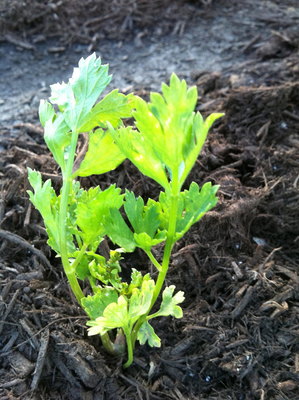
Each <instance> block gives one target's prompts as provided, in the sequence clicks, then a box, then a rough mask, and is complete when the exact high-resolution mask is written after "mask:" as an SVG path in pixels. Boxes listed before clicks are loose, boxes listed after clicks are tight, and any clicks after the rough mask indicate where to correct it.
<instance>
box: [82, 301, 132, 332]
mask: <svg viewBox="0 0 299 400" xmlns="http://www.w3.org/2000/svg"><path fill="white" fill-rule="evenodd" d="M128 324H129V315H128V302H127V300H126V298H125V297H124V296H120V297H119V298H118V301H117V303H116V302H114V303H110V304H109V305H108V306H107V307H106V308H105V310H104V312H103V316H101V317H98V318H96V320H95V321H88V322H87V325H88V326H91V328H89V329H88V335H89V336H92V335H98V334H100V335H104V334H105V333H106V332H108V331H109V330H111V329H115V328H123V330H124V331H127V330H128V328H129V327H128Z"/></svg>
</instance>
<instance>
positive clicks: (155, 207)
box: [29, 55, 222, 367]
mask: <svg viewBox="0 0 299 400" xmlns="http://www.w3.org/2000/svg"><path fill="white" fill-rule="evenodd" d="M110 79H111V77H110V76H109V75H108V67H107V66H103V65H101V61H100V59H99V58H96V56H95V55H91V56H90V57H88V58H86V59H85V60H84V59H81V60H80V62H79V67H78V68H76V69H75V70H74V73H73V76H72V78H71V79H70V80H69V82H68V83H62V84H56V85H52V87H51V89H52V94H51V97H50V101H51V103H52V104H56V107H57V108H56V109H55V108H54V107H53V105H52V104H51V103H49V102H46V101H42V102H41V105H40V110H39V114H40V120H41V123H42V125H43V126H44V130H45V141H46V143H47V145H48V147H49V149H50V151H51V152H52V154H53V157H54V158H55V160H56V162H57V163H58V165H59V167H60V169H61V173H62V178H63V184H62V188H61V191H60V194H59V195H56V193H55V191H54V190H53V188H52V185H51V182H50V181H49V180H48V181H46V182H45V183H43V182H42V179H41V175H40V173H39V172H36V171H32V170H30V169H29V181H30V183H31V185H32V187H33V189H34V191H33V192H32V191H29V196H30V200H31V201H32V203H33V204H34V205H35V207H36V208H37V209H38V210H39V211H40V213H41V215H42V217H43V219H44V223H45V226H46V229H47V232H48V236H49V240H48V243H49V245H50V246H51V247H52V248H53V250H54V251H55V252H56V253H57V254H58V255H59V256H60V257H61V261H62V265H63V267H64V270H65V273H66V276H67V278H68V281H69V284H70V286H71V288H72V291H73V293H74V295H75V296H76V299H77V301H78V303H79V304H80V305H81V306H82V307H83V309H84V310H85V312H86V313H87V314H88V316H89V318H90V321H88V323H87V325H88V326H90V328H89V335H95V334H99V335H100V336H101V338H102V342H103V345H104V347H105V348H106V349H107V350H108V351H109V352H111V353H114V354H119V355H122V354H123V353H124V351H125V349H126V350H127V356H128V357H127V362H126V363H125V365H124V366H125V367H128V366H130V365H131V363H132V362H133V353H134V348H135V343H136V340H138V341H139V342H140V344H145V343H146V342H147V343H148V344H149V345H150V346H152V347H153V346H156V347H159V346H160V345H161V342H160V339H159V337H158V335H157V334H156V333H155V331H154V329H153V327H152V326H151V325H150V322H149V321H150V320H151V319H153V318H156V317H160V316H173V317H175V318H181V317H182V315H183V313H182V309H181V307H180V306H179V305H178V304H180V303H182V302H183V300H184V294H183V292H181V291H179V292H177V293H176V294H174V290H175V286H173V285H171V286H169V287H166V288H165V289H164V290H163V291H162V289H163V286H164V282H165V277H166V275H167V271H168V268H169V264H170V258H171V252H172V249H173V246H174V244H175V242H176V241H177V240H179V239H180V238H181V237H182V236H183V235H184V234H185V233H186V232H187V231H188V230H189V229H190V227H191V226H192V225H193V224H194V223H196V222H197V221H198V220H199V219H200V218H202V216H203V215H204V214H205V213H206V212H207V211H209V210H210V209H211V208H212V207H214V206H215V204H216V203H217V197H216V192H217V189H218V186H212V185H211V183H206V184H204V185H203V186H202V188H201V189H200V188H199V187H198V185H197V184H196V183H195V182H192V183H191V185H190V187H189V189H185V190H182V188H183V185H184V183H185V180H186V178H187V176H188V174H189V172H190V171H191V169H192V167H193V165H194V163H195V161H196V159H197V157H198V155H199V153H200V150H201V148H202V146H203V144H204V142H205V139H206V136H207V133H208V130H209V128H210V126H211V125H212V123H213V122H214V121H215V120H216V119H217V118H219V117H220V116H221V115H222V114H212V115H210V116H209V117H208V118H207V119H206V120H203V118H202V116H201V115H200V113H196V112H194V108H195V105H196V101H197V90H196V88H195V87H192V88H187V85H186V82H185V81H184V80H182V81H181V80H179V79H178V77H177V76H176V75H175V74H173V75H172V76H171V79H170V84H169V86H168V85H166V84H163V85H162V95H160V94H158V93H152V94H151V99H150V102H149V103H147V102H145V101H144V100H142V99H140V98H139V97H137V96H134V95H128V96H124V95H123V94H120V93H119V92H118V91H117V90H114V91H112V92H110V93H109V94H108V95H106V96H105V97H104V98H103V99H102V100H101V101H100V102H98V103H96V101H97V99H98V97H99V95H100V94H101V93H102V91H103V90H104V89H105V88H106V86H107V85H108V83H109V82H110ZM129 116H133V117H134V120H135V126H133V127H132V126H129V127H124V125H123V123H122V118H126V117H129ZM83 132H88V135H89V144H88V150H87V152H86V154H85V157H84V159H83V161H81V163H80V162H78V161H79V160H77V162H76V150H77V145H78V138H79V135H80V134H81V133H83ZM125 158H128V159H129V160H131V162H132V163H133V164H135V166H136V167H137V168H138V169H139V170H140V171H141V172H142V173H143V174H144V175H146V176H148V177H149V178H151V179H153V180H155V181H156V182H157V183H158V184H159V185H161V186H162V191H161V193H160V196H159V199H158V200H153V199H148V201H147V202H146V204H145V203H144V201H143V199H142V198H141V197H137V198H136V197H135V195H134V193H132V192H130V191H128V190H127V191H126V192H125V193H124V194H121V190H120V189H119V188H116V186H115V185H111V186H110V187H109V188H108V189H106V190H104V191H103V190H101V189H100V188H99V187H95V188H91V189H89V190H83V189H82V188H81V187H80V183H79V182H78V180H77V178H78V177H81V176H89V175H92V174H102V173H105V172H108V171H111V170H113V169H115V168H116V167H117V166H118V165H119V164H120V163H121V162H122V161H123V160H124V159H125ZM78 164H79V166H78V167H77V168H76V167H75V166H76V165H78ZM121 209H122V210H123V212H121ZM124 214H125V215H126V217H125V218H124V216H123V215H124ZM105 236H106V237H108V238H109V239H110V241H111V242H112V243H114V245H115V249H114V250H111V251H110V257H109V258H108V259H106V258H105V257H103V256H102V255H101V254H99V252H98V247H99V244H100V242H101V241H102V240H103V238H104V237H105ZM160 243H164V247H163V249H164V250H163V255H162V257H161V260H158V259H156V258H155V256H154V254H153V251H152V249H153V247H154V246H156V245H158V244H160ZM136 247H139V248H141V249H142V250H143V251H144V252H145V254H146V255H147V256H148V258H149V260H150V261H151V262H152V263H153V265H154V266H155V268H156V269H157V271H158V277H157V279H156V281H155V280H154V279H153V278H152V277H151V276H150V274H149V273H148V274H145V275H142V274H141V272H139V271H137V270H136V269H134V268H132V273H131V279H130V281H129V282H127V281H125V280H124V279H123V278H122V277H121V265H120V261H121V258H122V257H121V256H122V254H123V253H124V252H133V251H134V250H135V248H136ZM79 280H80V281H87V282H88V284H89V287H90V294H89V295H87V296H85V295H84V293H83V291H82V289H81V286H80V284H79ZM160 293H162V300H161V304H160V306H159V307H158V309H157V311H152V309H153V307H154V305H155V304H156V303H157V300H158V298H159V295H160Z"/></svg>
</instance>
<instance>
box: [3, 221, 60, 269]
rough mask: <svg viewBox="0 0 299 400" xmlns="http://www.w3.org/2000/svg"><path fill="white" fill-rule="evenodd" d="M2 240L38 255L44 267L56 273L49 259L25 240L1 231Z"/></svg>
mask: <svg viewBox="0 0 299 400" xmlns="http://www.w3.org/2000/svg"><path fill="white" fill-rule="evenodd" d="M0 238H2V239H4V240H8V241H9V242H11V243H14V244H16V245H18V246H21V247H23V248H24V249H26V250H29V251H31V252H32V253H33V254H34V255H36V256H37V257H38V258H39V259H40V260H41V261H42V262H43V263H44V265H45V266H46V267H48V268H49V269H50V270H51V271H54V270H53V267H52V265H51V264H50V262H49V260H48V259H47V257H46V256H45V255H44V254H43V253H42V252H41V251H40V250H38V249H36V248H35V247H33V246H32V245H31V244H30V243H28V242H26V240H25V239H23V238H22V237H21V236H19V235H17V234H15V233H12V232H9V231H5V230H3V229H0Z"/></svg>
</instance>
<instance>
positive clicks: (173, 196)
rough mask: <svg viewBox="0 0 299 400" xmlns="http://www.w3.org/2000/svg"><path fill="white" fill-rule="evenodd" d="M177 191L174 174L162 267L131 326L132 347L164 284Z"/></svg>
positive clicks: (175, 214) (176, 179) (173, 239)
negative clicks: (144, 309)
mask: <svg viewBox="0 0 299 400" xmlns="http://www.w3.org/2000/svg"><path fill="white" fill-rule="evenodd" d="M179 193H180V185H179V180H178V178H177V177H176V176H175V177H174V179H173V181H172V186H171V195H170V208H169V222H168V232H167V239H166V243H165V247H164V254H163V260H162V268H161V269H160V270H159V275H158V278H157V281H156V285H155V290H154V294H153V298H152V302H151V306H150V308H149V310H148V311H147V313H146V314H145V315H143V316H142V317H140V318H139V320H138V321H137V322H136V324H135V326H134V328H133V331H132V335H131V337H132V339H131V341H132V346H133V348H134V346H135V342H136V339H137V335H138V331H139V329H140V327H141V325H142V324H143V323H144V322H145V321H146V317H147V316H148V314H149V313H150V311H151V309H152V308H153V306H154V304H155V302H156V300H157V298H158V297H159V294H160V292H161V290H162V287H163V284H164V281H165V278H166V275H167V272H168V267H169V262H170V256H171V251H172V248H173V245H174V243H175V241H176V222H177V211H178V199H179ZM127 364H128V362H127V363H126V365H127Z"/></svg>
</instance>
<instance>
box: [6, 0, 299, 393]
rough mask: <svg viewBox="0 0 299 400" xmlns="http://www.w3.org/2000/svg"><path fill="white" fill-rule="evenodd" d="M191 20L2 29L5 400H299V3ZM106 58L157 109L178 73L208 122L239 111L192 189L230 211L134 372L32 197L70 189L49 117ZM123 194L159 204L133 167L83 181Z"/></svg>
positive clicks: (215, 5) (220, 129) (185, 270)
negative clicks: (42, 182) (32, 192)
mask: <svg viewBox="0 0 299 400" xmlns="http://www.w3.org/2000/svg"><path fill="white" fill-rule="evenodd" d="M12 3H13V2H12ZM23 3H24V4H25V3H26V2H22V4H23ZM33 3H34V2H33ZM44 3H45V4H46V2H44ZM60 3H63V2H60ZM60 3H59V4H60ZM74 3H75V4H77V3H76V2H74ZM90 3H91V2H90ZM133 3H134V2H130V7H131V6H132V5H134V4H133ZM141 3H142V4H146V3H145V2H140V4H141ZM166 3H167V4H168V5H169V4H170V3H171V2H165V4H166ZM174 3H176V2H174ZM26 4H27V3H26ZM51 4H54V5H55V4H56V6H57V4H58V3H56V2H55V1H54V2H53V3H51ZM111 4H114V2H113V1H112V2H111ZM3 5H5V1H2V3H1V2H0V6H2V8H3V10H4V6H3ZM48 5H49V3H47V6H48ZM156 5H157V6H158V5H159V6H160V7H161V2H159V1H157V3H156ZM27 6H28V7H29V5H28V4H27ZM8 7H9V6H8ZM11 7H12V6H11ZM57 7H58V6H57ZM176 7H177V8H176V9H175V10H176V13H170V11H169V10H170V9H169V8H167V7H166V6H165V10H164V9H163V8H161V9H159V10H160V11H159V16H158V15H157V12H154V11H155V10H152V14H151V9H147V14H146V19H145V20H146V22H147V23H146V24H144V26H143V24H142V23H141V22H142V21H143V20H142V18H141V19H140V15H139V14H138V13H137V14H136V13H135V14H134V13H133V12H132V13H131V14H130V15H131V17H130V18H131V19H132V21H135V20H136V21H137V22H138V21H139V23H138V24H137V23H136V24H135V25H134V24H133V25H132V24H131V25H130V24H129V25H128V26H127V25H126V29H125V30H123V31H122V32H120V31H119V33H118V34H117V29H116V28H115V21H116V20H115V18H116V17H115V15H117V16H118V18H119V20H117V21H122V22H124V20H125V19H126V18H127V15H125V14H121V12H123V11H124V9H120V11H119V14H117V13H115V14H113V18H112V17H111V16H110V19H109V14H107V15H108V17H107V18H105V15H104V14H103V15H102V18H100V19H98V20H97V21H98V22H99V26H98V27H97V29H98V30H99V34H98V36H96V39H95V35H96V32H95V31H90V30H89V31H87V32H85V36H84V40H82V37H83V36H82V35H81V36H80V35H74V34H72V35H71V36H70V37H68V36H67V34H66V30H65V26H66V25H65V24H61V25H63V26H62V27H61V30H59V29H58V27H57V24H56V25H55V24H54V22H55V21H56V20H57V18H58V19H59V18H62V17H63V18H74V15H73V14H72V15H71V17H70V16H68V14H65V13H63V12H62V11H63V10H62V11H61V13H60V14H59V13H57V15H58V17H57V18H56V19H55V18H54V17H53V21H54V22H53V21H52V19H51V18H48V19H47V21H48V22H47V24H45V21H44V20H42V21H41V17H40V15H41V14H39V15H36V18H33V17H34V16H35V14H34V13H35V12H36V13H37V12H39V13H40V12H41V9H40V8H39V9H37V8H34V7H33V6H32V9H31V15H32V19H31V20H30V21H29V22H28V15H29V14H30V13H29V11H28V10H27V14H26V15H27V17H26V18H27V20H24V19H23V20H22V23H19V24H17V23H16V22H17V21H18V20H17V18H20V15H21V14H20V15H19V14H17V13H16V10H15V9H14V10H13V9H11V10H10V11H11V12H10V13H9V12H8V11H9V9H6V8H5V10H6V11H7V14H6V15H8V16H9V18H11V23H10V24H9V23H8V24H7V26H6V28H5V30H3V31H1V30H0V32H2V33H1V35H2V36H1V39H2V41H1V44H0V56H1V57H0V151H1V153H0V154H1V159H0V185H1V196H0V223H1V226H0V277H1V282H0V288H1V289H0V290H1V303H0V310H1V311H0V313H1V317H0V333H1V336H0V337H1V348H0V360H1V361H0V398H1V399H3V400H4V399H45V400H48V399H75V400H76V399H84V400H85V399H86V400H89V399H90V400H92V399H103V400H106V399H107V400H114V399H124V400H125V399H126V400H134V399H136V400H137V399H139V400H142V399H153V400H156V399H157V400H158V399H159V400H160V399H161V400H162V399H173V400H178V399H183V400H184V399H186V400H187V399H188V400H189V399H190V400H195V399H208V400H216V399H217V400H218V399H219V400H224V399H225V400H255V399H257V400H272V399H273V400H296V399H299V340H298V334H299V330H298V327H299V313H298V312H299V294H298V293H299V292H298V289H299V278H298V265H299V250H298V249H299V207H298V204H299V192H298V191H299V158H298V155H299V40H298V37H299V23H298V22H299V6H298V2H297V1H295V0H294V1H291V0H285V1H284V2H281V1H275V0H268V1H258V0H251V1H249V0H244V1H220V2H216V1H215V2H213V1H207V0H206V1H192V2H191V1H189V2H177V4H176ZM52 8H53V7H52ZM135 9H136V10H137V11H138V8H135ZM74 10H75V8H74ZM12 11H14V13H13V12H12ZM81 11H82V10H81V9H80V12H81ZM137 11H136V12H137ZM1 12H2V9H1V7H0V17H1ZM130 12H131V11H130ZM163 12H165V15H164V14H163ZM136 15H139V20H138V19H136V18H135V16H136ZM114 17H115V18H114ZM12 18H14V19H12ZM76 18H77V19H76V21H78V18H81V19H83V21H85V23H86V22H88V21H89V19H88V18H91V17H90V15H89V16H88V15H84V14H82V13H81V14H79V15H77V16H76ZM134 18H135V19H134ZM144 18H145V17H144ZM0 20H1V18H0ZM59 21H60V22H61V20H59ZM71 21H72V19H70V21H67V22H71ZM126 21H128V19H127V20H126ZM41 22H42V23H41ZM51 23H52V24H53V25H52V27H54V28H55V31H53V29H54V28H53V29H52V31H51V29H50V28H51V25H50V24H51ZM87 25H88V24H87ZM87 25H85V26H87ZM69 26H70V32H73V28H74V24H71V23H70V24H69ZM88 26H91V25H88ZM103 26H105V29H104V28H103ZM94 30H95V28H94ZM78 31H79V28H78ZM51 32H52V34H50V33H51ZM53 32H55V34H56V37H54V35H53ZM80 32H81V31H80ZM107 32H112V33H113V35H112V34H111V35H108V33H107ZM92 51H96V52H97V54H98V55H100V56H101V57H102V60H103V62H104V63H109V64H110V71H111V72H112V74H113V81H112V86H113V87H118V88H119V89H120V90H121V91H123V92H124V93H128V92H131V91H134V92H136V93H138V94H139V95H141V96H144V97H145V98H147V97H148V94H149V92H150V91H152V90H155V91H157V90H159V88H160V85H161V82H162V81H167V80H168V79H169V75H170V74H171V72H176V73H177V74H178V75H179V76H180V77H181V78H185V79H186V80H187V82H188V84H189V85H196V86H197V87H198V91H199V99H198V105H197V109H198V110H199V111H201V112H202V113H203V115H204V116H206V115H208V114H209V113H211V112H225V117H224V118H222V119H221V120H220V121H219V122H218V123H217V124H215V126H214V127H213V129H212V131H211V133H210V135H209V138H208V141H207V143H206V145H205V147H204V150H203V151H202V154H201V155H200V157H199V159H198V161H197V163H196V166H195V168H194V169H193V172H192V174H191V176H190V178H188V180H189V181H191V180H194V181H196V182H198V183H199V184H202V183H204V182H206V181H212V182H213V183H215V184H219V185H220V191H219V197H220V200H219V203H218V205H217V207H216V208H215V209H214V210H212V211H210V212H209V213H208V214H207V215H206V216H205V217H204V218H203V220H202V221H201V222H200V223H198V224H197V225H195V226H194V227H193V228H192V229H191V231H189V233H188V234H187V235H186V236H185V237H184V238H183V239H182V240H181V241H180V242H179V243H178V244H177V246H176V248H175V250H174V254H173V257H172V265H171V269H170V272H169V275H168V278H167V284H174V285H176V288H177V290H183V291H185V295H186V300H185V302H184V304H183V309H184V317H183V318H182V319H180V320H174V319H171V318H164V319H163V318H162V319H160V320H157V321H155V323H154V327H155V330H156V332H157V333H158V335H159V336H160V337H161V338H162V347H161V349H151V348H148V347H146V346H143V347H138V348H137V349H136V357H135V362H134V364H133V365H132V366H131V367H130V368H129V369H127V370H123V369H122V360H117V359H113V358H111V357H110V356H109V355H107V354H106V353H105V352H104V350H103V348H102V347H101V345H100V342H99V340H98V339H97V338H89V337H87V334H86V325H85V323H86V319H87V318H86V316H85V315H84V313H83V311H82V310H81V309H80V308H79V307H78V306H77V304H76V301H75V300H74V298H73V296H72V295H71V293H70V291H69V288H68V285H67V281H66V278H65V277H64V275H63V272H62V268H61V266H60V263H59V260H58V259H56V258H55V256H54V254H53V253H52V252H51V251H50V249H49V247H48V246H47V244H46V241H47V238H46V235H45V230H44V228H43V225H42V221H41V218H40V216H39V214H38V213H37V212H36V210H34V209H33V208H32V207H31V205H30V204H29V201H28V195H27V193H26V190H27V189H29V184H28V181H27V173H26V168H27V167H28V166H29V167H31V168H35V169H38V170H40V171H41V172H42V174H43V176H44V177H45V178H51V179H52V180H53V182H54V183H55V185H56V187H57V188H58V187H59V185H60V183H61V180H60V177H59V171H58V169H57V167H56V165H55V163H54V162H53V160H52V158H51V156H50V154H49V152H48V150H47V148H46V146H45V144H44V141H43V132H42V128H41V126H40V124H39V122H38V117H37V110H38V103H39V100H40V99H41V98H47V97H48V95H49V85H50V84H53V83H56V82H58V81H62V80H66V79H68V77H69V76H70V73H71V71H72V69H73V67H74V66H76V65H77V63H78V60H79V58H80V57H82V56H86V55H88V54H90V52H92ZM110 182H117V183H118V185H120V186H121V187H123V188H129V189H134V191H135V192H136V193H137V194H139V195H143V196H145V197H147V196H151V197H153V196H156V195H157V193H158V188H157V187H156V186H155V185H154V184H153V182H152V181H151V180H149V179H145V178H144V177H142V176H141V175H140V174H139V173H138V171H137V170H136V169H135V168H134V167H133V166H132V165H131V164H130V163H129V162H127V161H126V162H125V163H124V164H123V165H121V166H120V167H119V168H118V169H117V170H116V171H114V172H111V173H109V174H106V175H103V176H93V177H91V178H88V179H87V178H86V179H84V181H83V183H84V184H85V185H96V184H99V185H101V186H102V187H105V186H106V185H107V184H109V183H110ZM132 266H133V267H135V268H138V269H140V270H142V271H143V272H146V271H148V269H149V268H150V265H149V264H148V262H147V261H146V259H145V258H144V257H143V256H142V254H141V253H138V252H137V253H136V254H134V255H133V256H131V257H130V258H126V259H125V260H124V263H123V270H124V271H126V270H129V269H130V268H131V267H132Z"/></svg>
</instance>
